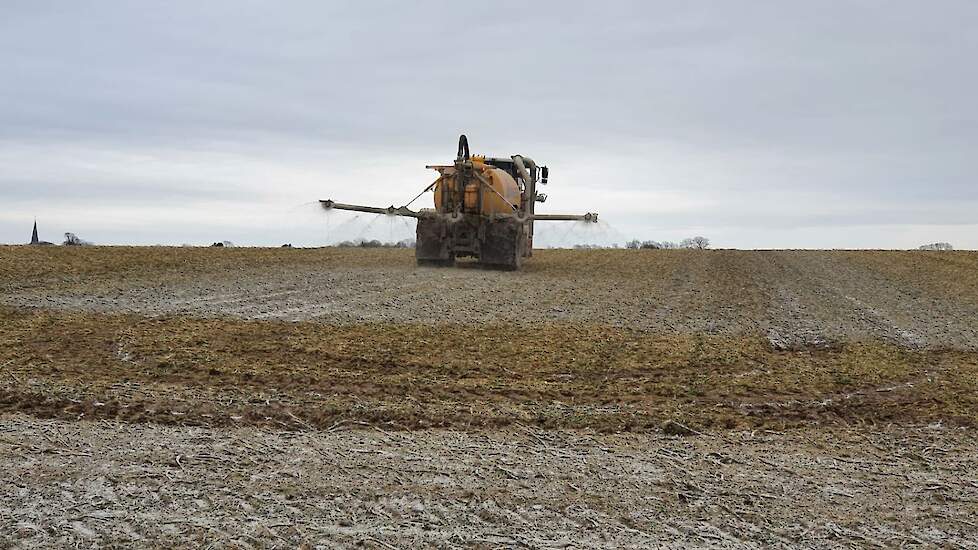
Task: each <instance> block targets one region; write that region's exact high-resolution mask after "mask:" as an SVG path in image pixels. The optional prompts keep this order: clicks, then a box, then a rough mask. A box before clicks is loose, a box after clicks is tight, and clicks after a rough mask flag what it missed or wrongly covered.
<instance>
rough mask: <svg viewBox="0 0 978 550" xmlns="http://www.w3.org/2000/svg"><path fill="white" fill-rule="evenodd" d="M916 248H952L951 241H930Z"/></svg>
mask: <svg viewBox="0 0 978 550" xmlns="http://www.w3.org/2000/svg"><path fill="white" fill-rule="evenodd" d="M917 250H954V247H953V246H951V243H931V244H923V245H920V246H919V247H918V248H917Z"/></svg>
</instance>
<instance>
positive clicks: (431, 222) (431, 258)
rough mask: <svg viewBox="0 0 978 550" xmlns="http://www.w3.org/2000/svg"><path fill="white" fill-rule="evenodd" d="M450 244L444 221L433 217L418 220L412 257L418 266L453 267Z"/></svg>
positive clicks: (453, 257)
mask: <svg viewBox="0 0 978 550" xmlns="http://www.w3.org/2000/svg"><path fill="white" fill-rule="evenodd" d="M450 243H451V239H450V238H449V235H448V226H447V224H446V223H445V221H444V220H442V219H440V218H438V217H435V216H425V217H421V218H418V231H417V242H416V244H415V249H414V257H415V258H416V259H417V261H418V265H428V266H452V265H455V254H454V253H453V251H452V249H451V246H450Z"/></svg>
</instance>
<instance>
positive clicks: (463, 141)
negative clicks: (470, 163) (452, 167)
mask: <svg viewBox="0 0 978 550" xmlns="http://www.w3.org/2000/svg"><path fill="white" fill-rule="evenodd" d="M463 152H464V154H463ZM457 158H458V160H469V138H467V137H465V134H462V135H460V136H458V157H457Z"/></svg>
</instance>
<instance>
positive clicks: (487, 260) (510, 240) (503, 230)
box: [479, 220, 526, 271]
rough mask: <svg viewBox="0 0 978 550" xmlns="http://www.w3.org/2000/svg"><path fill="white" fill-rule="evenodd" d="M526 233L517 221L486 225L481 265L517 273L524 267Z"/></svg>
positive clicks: (480, 253) (480, 256) (496, 222)
mask: <svg viewBox="0 0 978 550" xmlns="http://www.w3.org/2000/svg"><path fill="white" fill-rule="evenodd" d="M525 250H526V233H525V232H524V229H523V224H521V223H517V222H516V221H515V220H499V221H494V222H490V223H488V224H487V225H486V237H485V240H484V241H483V242H482V248H481V250H480V252H479V263H480V264H482V265H484V266H486V267H490V268H495V269H503V270H506V271H516V270H518V269H520V268H521V267H523V253H524V251H525Z"/></svg>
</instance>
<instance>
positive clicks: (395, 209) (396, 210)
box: [319, 199, 598, 223]
mask: <svg viewBox="0 0 978 550" xmlns="http://www.w3.org/2000/svg"><path fill="white" fill-rule="evenodd" d="M319 203H320V204H321V205H322V206H323V208H325V209H326V210H329V209H331V208H335V209H337V210H352V211H353V212H367V213H369V214H385V215H388V216H406V217H408V218H420V217H421V216H423V214H421V213H420V212H416V211H414V210H411V209H409V208H408V207H406V206H394V205H391V206H388V207H387V208H378V207H376V206H360V205H359V204H343V203H341V202H334V201H332V200H328V199H327V200H321V201H319ZM516 217H517V218H519V219H526V218H520V217H519V216H516ZM530 218H531V219H533V220H534V221H584V222H591V223H598V215H597V213H595V212H588V213H587V214H533V215H532V216H530Z"/></svg>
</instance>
